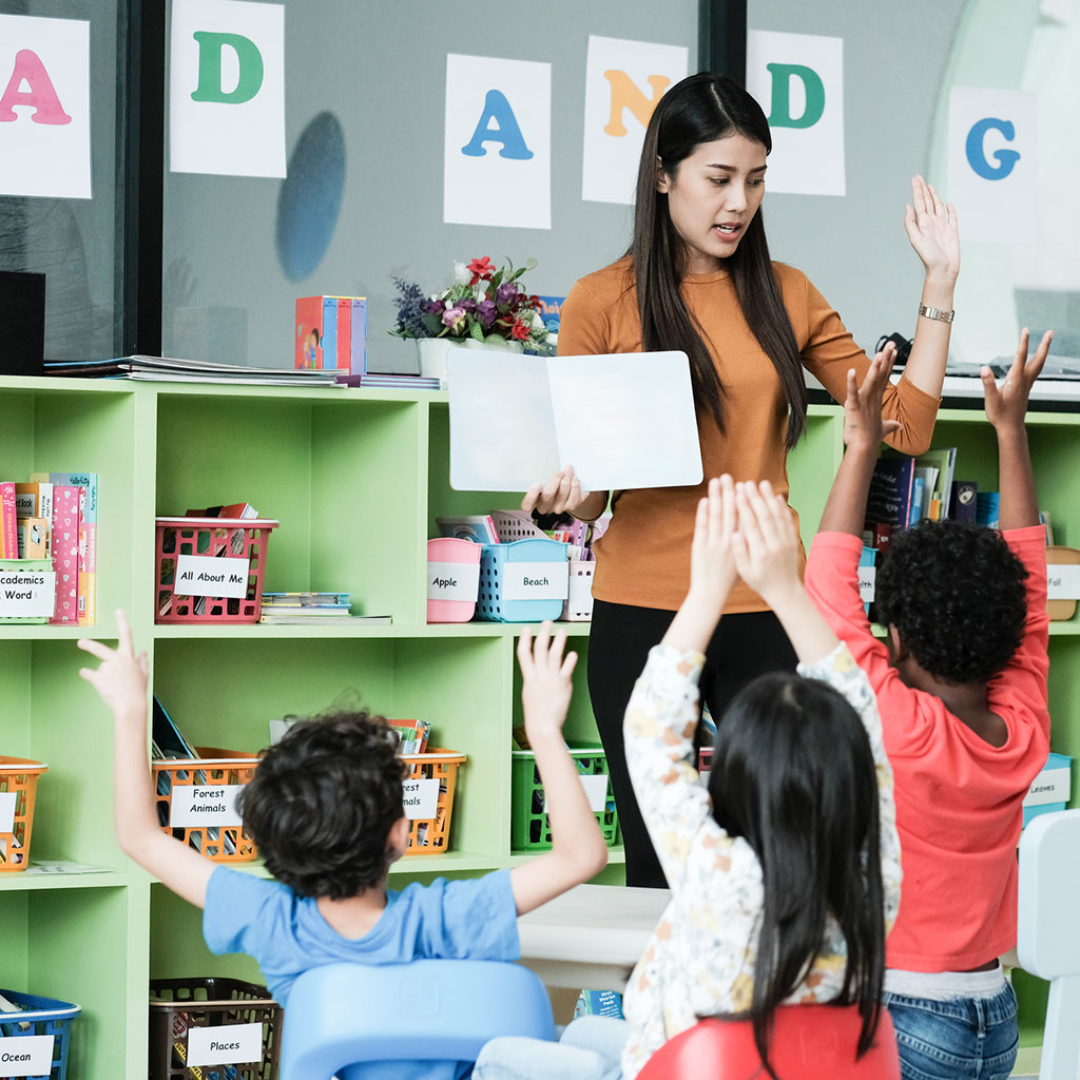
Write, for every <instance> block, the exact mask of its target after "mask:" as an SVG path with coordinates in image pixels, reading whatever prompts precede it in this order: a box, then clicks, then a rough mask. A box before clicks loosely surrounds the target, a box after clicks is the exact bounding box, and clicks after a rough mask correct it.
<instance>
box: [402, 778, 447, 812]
mask: <svg viewBox="0 0 1080 1080" xmlns="http://www.w3.org/2000/svg"><path fill="white" fill-rule="evenodd" d="M439 783H440V782H439V781H438V780H406V781H405V782H404V783H403V784H402V785H401V790H402V794H403V795H404V800H403V805H404V807H405V816H406V817H407V818H408V819H409V820H410V821H416V820H420V821H430V820H431V819H432V818H434V817H435V815H436V814H437V813H438V811H439Z"/></svg>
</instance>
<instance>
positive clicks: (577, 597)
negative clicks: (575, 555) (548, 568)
mask: <svg viewBox="0 0 1080 1080" xmlns="http://www.w3.org/2000/svg"><path fill="white" fill-rule="evenodd" d="M595 572H596V563H594V562H586V561H585V560H584V559H571V560H570V581H569V589H568V593H569V595H568V596H567V598H566V602H565V603H564V604H563V609H562V618H563V619H565V620H566V621H567V622H592V609H593V595H592V579H593V574H594V573H595Z"/></svg>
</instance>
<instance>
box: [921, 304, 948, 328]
mask: <svg viewBox="0 0 1080 1080" xmlns="http://www.w3.org/2000/svg"><path fill="white" fill-rule="evenodd" d="M919 314H920V315H925V316H926V318H928V319H936V320H937V321H938V322H943V323H951V322H952V321H953V316H954V315H956V312H955V311H942V310H941V308H936V307H927V306H926V305H925V304H920V305H919Z"/></svg>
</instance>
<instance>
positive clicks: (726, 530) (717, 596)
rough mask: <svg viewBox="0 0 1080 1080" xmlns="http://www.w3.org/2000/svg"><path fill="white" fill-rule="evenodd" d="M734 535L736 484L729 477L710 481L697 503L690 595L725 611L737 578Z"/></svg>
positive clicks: (691, 555)
mask: <svg viewBox="0 0 1080 1080" xmlns="http://www.w3.org/2000/svg"><path fill="white" fill-rule="evenodd" d="M734 533H735V484H734V482H733V481H732V479H731V477H730V476H728V475H726V474H725V475H724V476H721V477H720V478H719V479H715V480H710V481H709V489H708V494H707V495H706V497H705V498H704V499H700V500H698V507H697V520H696V521H695V523H694V540H693V543H692V544H691V546H690V593H691V595H695V596H700V597H702V598H703V599H708V600H709V602H711V603H715V605H716V609H717V612H718V613H719V611H720V610H721V609H722V608H723V606H724V601H725V600H727V597H728V593H730V592H731V588H732V586H733V585H734V584H735V581H736V579H737V578H738V571H737V570H736V569H735V555H734V552H733V551H732V548H731V538H732V536H733V535H734Z"/></svg>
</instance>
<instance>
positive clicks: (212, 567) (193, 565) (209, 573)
mask: <svg viewBox="0 0 1080 1080" xmlns="http://www.w3.org/2000/svg"><path fill="white" fill-rule="evenodd" d="M250 566H251V561H250V560H249V559H228V558H220V559H215V558H211V557H210V556H207V555H181V556H180V557H179V558H178V559H177V560H176V584H175V585H174V586H173V591H174V592H175V593H176V595H177V596H212V597H214V598H215V599H216V598H218V597H229V598H233V599H238V600H243V599H244V598H245V597H246V596H247V593H248V571H249V569H250Z"/></svg>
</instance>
